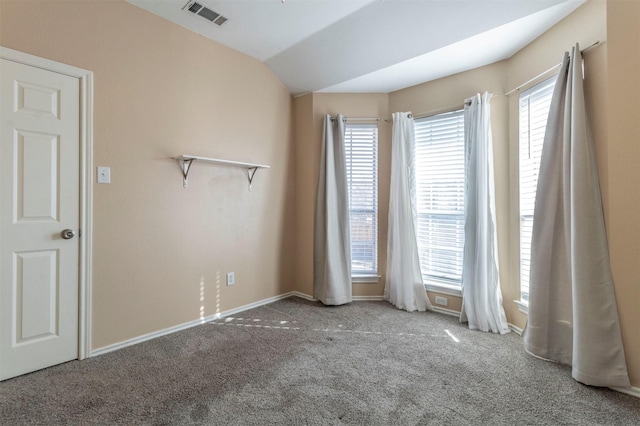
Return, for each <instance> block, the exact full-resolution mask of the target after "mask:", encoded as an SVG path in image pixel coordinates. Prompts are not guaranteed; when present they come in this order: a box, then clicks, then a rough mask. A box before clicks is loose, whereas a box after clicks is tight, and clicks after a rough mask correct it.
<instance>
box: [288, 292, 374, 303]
mask: <svg viewBox="0 0 640 426" xmlns="http://www.w3.org/2000/svg"><path fill="white" fill-rule="evenodd" d="M288 296H296V297H300V298H302V299H305V300H308V301H310V302H317V301H318V299H315V298H314V297H313V296H310V295H308V294H305V293H300V292H299V291H292V292H291V293H288ZM351 299H352V300H353V301H354V302H379V301H382V300H384V297H382V296H352V297H351Z"/></svg>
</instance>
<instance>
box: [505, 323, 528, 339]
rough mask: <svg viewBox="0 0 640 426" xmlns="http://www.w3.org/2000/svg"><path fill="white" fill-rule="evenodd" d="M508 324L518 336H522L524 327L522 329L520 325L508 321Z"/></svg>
mask: <svg viewBox="0 0 640 426" xmlns="http://www.w3.org/2000/svg"><path fill="white" fill-rule="evenodd" d="M507 325H508V326H509V328H510V329H511V331H513V332H514V333H516V334H517V335H518V336H522V333H523V332H524V330H523V329H521V328H520V327H516V326H515V325H513V324H511V323H507Z"/></svg>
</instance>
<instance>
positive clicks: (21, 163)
mask: <svg viewBox="0 0 640 426" xmlns="http://www.w3.org/2000/svg"><path fill="white" fill-rule="evenodd" d="M0 80H1V82H0V380H4V379H7V378H9V377H14V376H18V375H20V374H25V373H28V372H31V371H34V370H38V369H41V368H45V367H48V366H51V365H55V364H59V363H62V362H65V361H69V360H72V359H77V358H78V319H79V314H78V260H79V245H78V241H79V236H78V232H79V229H78V227H79V221H80V217H79V210H80V205H79V195H80V188H79V162H80V152H79V138H80V119H79V117H80V85H79V80H78V79H77V78H74V77H69V76H67V75H63V74H58V73H56V72H52V71H46V70H43V69H40V68H36V67H31V66H28V65H23V64H20V63H17V62H13V61H10V60H6V59H1V60H0ZM65 229H68V230H71V231H73V233H75V234H76V235H71V233H67V235H66V237H67V238H68V239H65V238H63V235H62V232H63V231H64V230H65ZM69 237H71V238H69Z"/></svg>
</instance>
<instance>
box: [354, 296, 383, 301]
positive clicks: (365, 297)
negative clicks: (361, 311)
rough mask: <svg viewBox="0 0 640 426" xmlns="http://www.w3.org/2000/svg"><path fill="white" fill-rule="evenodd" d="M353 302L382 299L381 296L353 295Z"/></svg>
mask: <svg viewBox="0 0 640 426" xmlns="http://www.w3.org/2000/svg"><path fill="white" fill-rule="evenodd" d="M352 299H353V301H354V302H380V301H382V300H384V297H382V296H353V297H352Z"/></svg>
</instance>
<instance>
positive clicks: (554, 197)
mask: <svg viewBox="0 0 640 426" xmlns="http://www.w3.org/2000/svg"><path fill="white" fill-rule="evenodd" d="M529 290H530V292H529V318H528V324H527V328H526V330H525V337H524V342H525V349H526V350H527V351H528V352H530V353H531V354H533V355H536V356H539V357H542V358H545V359H549V360H553V361H557V362H560V363H563V364H568V365H571V366H572V376H573V378H574V379H575V380H577V381H579V382H582V383H584V384H587V385H593V386H629V376H628V374H627V368H626V362H625V357H624V350H623V347H622V337H621V333H620V324H619V321H618V311H617V306H616V299H615V293H614V287H613V278H612V275H611V267H610V264H609V251H608V246H607V237H606V231H605V227H604V216H603V211H602V200H601V196H600V184H599V181H598V171H597V167H596V158H595V152H594V147H593V142H592V140H591V133H590V130H589V123H588V120H587V112H586V109H585V99H584V92H583V81H582V59H581V57H580V49H579V47H578V45H576V46H575V47H574V48H572V50H571V54H569V52H565V54H564V58H563V61H562V66H561V69H560V74H559V76H558V81H557V83H556V87H555V90H554V93H553V97H552V101H551V108H550V111H549V119H548V121H547V130H546V134H545V139H544V145H543V150H542V158H541V160H540V173H539V177H538V188H537V191H536V204H535V209H534V216H533V236H532V240H531V272H530V281H529Z"/></svg>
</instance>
